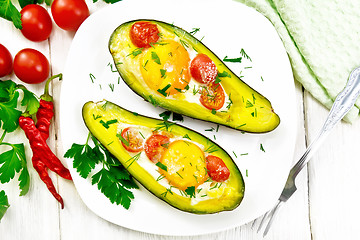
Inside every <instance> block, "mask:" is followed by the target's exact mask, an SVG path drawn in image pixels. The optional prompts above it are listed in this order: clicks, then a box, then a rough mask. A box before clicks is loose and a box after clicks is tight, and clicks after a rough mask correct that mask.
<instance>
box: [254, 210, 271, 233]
mask: <svg viewBox="0 0 360 240" xmlns="http://www.w3.org/2000/svg"><path fill="white" fill-rule="evenodd" d="M271 210H272V209H270V210H269V211H267V212H266V213H265V214H264V216H263V217H262V219H261V222H260V224H259V227H258V229H257V233H258V232H260V230H261V229H262V226H263V225H264V222H265V219H266V218H267V216H268V215H269V213H270V212H271Z"/></svg>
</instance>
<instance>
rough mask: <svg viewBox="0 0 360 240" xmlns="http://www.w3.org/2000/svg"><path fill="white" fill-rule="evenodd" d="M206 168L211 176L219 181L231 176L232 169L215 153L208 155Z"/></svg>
mask: <svg viewBox="0 0 360 240" xmlns="http://www.w3.org/2000/svg"><path fill="white" fill-rule="evenodd" d="M206 169H207V170H208V174H209V176H210V178H211V179H212V180H214V181H217V182H223V181H226V180H227V179H228V178H229V176H230V170H229V169H228V168H227V166H226V165H225V163H224V161H223V160H222V159H221V158H219V157H216V156H214V155H209V156H207V157H206Z"/></svg>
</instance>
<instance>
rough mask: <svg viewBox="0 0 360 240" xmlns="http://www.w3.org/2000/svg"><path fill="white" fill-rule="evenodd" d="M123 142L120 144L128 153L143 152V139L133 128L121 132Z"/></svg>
mask: <svg viewBox="0 0 360 240" xmlns="http://www.w3.org/2000/svg"><path fill="white" fill-rule="evenodd" d="M121 137H122V138H123V140H122V141H121V144H122V145H123V147H124V148H125V149H126V150H127V151H129V152H140V151H141V150H143V143H144V139H143V137H142V136H141V134H140V132H139V131H138V130H136V129H135V128H132V127H128V128H125V129H124V130H123V131H122V132H121Z"/></svg>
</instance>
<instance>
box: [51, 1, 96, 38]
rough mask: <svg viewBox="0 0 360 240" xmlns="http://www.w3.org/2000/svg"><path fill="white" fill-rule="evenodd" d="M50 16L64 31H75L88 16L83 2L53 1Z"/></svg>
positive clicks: (86, 7) (88, 13) (87, 10)
mask: <svg viewBox="0 0 360 240" xmlns="http://www.w3.org/2000/svg"><path fill="white" fill-rule="evenodd" d="M51 14H52V16H53V18H54V21H55V23H56V24H57V25H58V26H59V27H60V28H62V29H64V30H66V31H76V30H77V29H78V28H79V27H80V25H81V24H82V23H83V22H84V21H85V19H86V18H87V17H88V16H89V15H90V12H89V8H88V6H87V5H86V2H85V1H84V0H54V1H53V3H52V4H51Z"/></svg>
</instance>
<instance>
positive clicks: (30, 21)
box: [20, 4, 52, 42]
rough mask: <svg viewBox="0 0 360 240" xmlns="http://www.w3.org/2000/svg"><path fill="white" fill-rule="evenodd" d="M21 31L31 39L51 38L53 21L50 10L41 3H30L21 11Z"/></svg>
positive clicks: (35, 40) (38, 40) (42, 39)
mask: <svg viewBox="0 0 360 240" xmlns="http://www.w3.org/2000/svg"><path fill="white" fill-rule="evenodd" d="M20 13H21V22H22V29H21V32H22V34H23V35H24V37H26V38H27V39H29V40H30V41H34V42H41V41H44V40H46V39H48V38H49V36H50V34H51V30H52V21H51V18H50V15H49V13H48V11H46V9H45V8H43V7H42V6H40V5H37V4H29V5H26V6H25V7H24V8H23V9H21V11H20Z"/></svg>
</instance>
